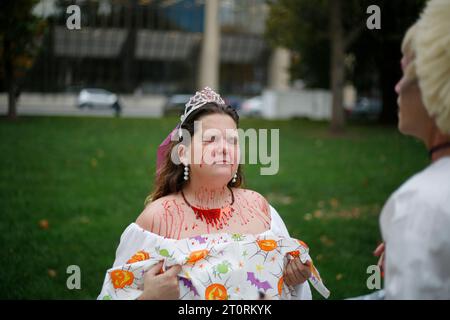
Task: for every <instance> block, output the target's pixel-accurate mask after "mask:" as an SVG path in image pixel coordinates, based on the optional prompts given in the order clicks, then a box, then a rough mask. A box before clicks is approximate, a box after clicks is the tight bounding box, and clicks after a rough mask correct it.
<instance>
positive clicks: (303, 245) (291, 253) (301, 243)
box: [288, 239, 308, 258]
mask: <svg viewBox="0 0 450 320" xmlns="http://www.w3.org/2000/svg"><path fill="white" fill-rule="evenodd" d="M295 240H297V242H298V244H299V245H301V246H302V247H305V248H306V249H308V245H307V244H306V243H304V242H303V241H302V240H298V239H295ZM288 254H289V255H290V256H291V257H293V258H298V257H299V256H300V251H299V250H295V251H290V252H288Z"/></svg>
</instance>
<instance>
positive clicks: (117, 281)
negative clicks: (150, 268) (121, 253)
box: [109, 270, 134, 289]
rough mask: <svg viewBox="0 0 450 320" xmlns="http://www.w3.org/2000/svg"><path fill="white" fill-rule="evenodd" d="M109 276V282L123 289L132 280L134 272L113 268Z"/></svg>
mask: <svg viewBox="0 0 450 320" xmlns="http://www.w3.org/2000/svg"><path fill="white" fill-rule="evenodd" d="M109 276H110V277H111V282H112V284H113V286H114V288H116V289H123V288H124V287H126V286H130V285H131V284H132V283H133V281H134V274H133V272H130V271H125V270H114V271H112V272H111V273H110V274H109Z"/></svg>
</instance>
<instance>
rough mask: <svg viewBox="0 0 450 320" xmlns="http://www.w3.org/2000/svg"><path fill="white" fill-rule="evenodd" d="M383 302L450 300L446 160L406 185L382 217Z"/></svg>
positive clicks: (449, 162) (448, 166) (449, 189)
mask: <svg viewBox="0 0 450 320" xmlns="http://www.w3.org/2000/svg"><path fill="white" fill-rule="evenodd" d="M380 224H381V232H382V235H383V239H384V241H385V243H386V251H385V268H386V269H385V291H386V298H387V299H450V157H444V158H441V159H439V160H438V161H436V162H435V163H433V164H431V165H430V166H428V167H427V168H426V169H425V170H423V171H422V172H420V173H418V174H416V175H414V176H413V177H412V178H410V179H409V180H408V181H406V182H405V183H404V184H403V185H402V186H401V187H400V188H399V189H398V190H397V191H395V192H394V194H392V195H391V197H390V199H389V200H388V202H387V203H386V204H385V206H384V208H383V211H382V213H381V216H380Z"/></svg>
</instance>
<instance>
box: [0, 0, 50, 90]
mask: <svg viewBox="0 0 450 320" xmlns="http://www.w3.org/2000/svg"><path fill="white" fill-rule="evenodd" d="M38 2H39V1H38V0H23V1H22V0H21V1H2V2H1V4H0V43H1V44H2V45H1V46H0V61H1V64H2V68H0V79H2V78H4V77H6V76H8V75H6V74H5V72H4V68H5V65H6V64H7V63H11V65H12V68H13V76H14V77H15V78H20V77H23V76H24V74H25V72H26V71H27V70H28V69H29V68H31V66H32V65H33V61H34V58H35V57H36V55H37V53H38V49H39V47H40V44H41V42H42V38H43V35H44V33H45V31H46V27H47V23H46V21H45V20H44V19H42V18H39V17H37V16H35V15H33V14H32V9H33V7H34V6H35V5H36V4H37V3H38ZM6 50H8V52H6ZM4 80H5V81H10V80H11V79H4Z"/></svg>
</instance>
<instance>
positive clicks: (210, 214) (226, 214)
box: [181, 186, 234, 229]
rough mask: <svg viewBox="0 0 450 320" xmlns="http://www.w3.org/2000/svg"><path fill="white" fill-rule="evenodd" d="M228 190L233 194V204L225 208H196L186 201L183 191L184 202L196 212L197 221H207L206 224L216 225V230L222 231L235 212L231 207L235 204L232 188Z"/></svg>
mask: <svg viewBox="0 0 450 320" xmlns="http://www.w3.org/2000/svg"><path fill="white" fill-rule="evenodd" d="M227 187H228V186H227ZM228 189H229V190H230V192H231V203H230V204H229V205H228V206H226V207H224V208H213V209H202V208H198V207H194V206H193V205H191V204H190V203H189V202H188V201H187V200H186V197H185V195H184V193H183V190H181V195H182V196H183V199H184V202H186V204H187V205H188V206H189V207H190V208H191V209H192V210H193V211H194V213H195V216H196V218H197V219H199V220H201V221H205V222H206V224H210V225H214V227H216V229H222V228H223V225H224V224H225V225H227V221H228V220H230V218H231V217H232V215H233V212H234V209H233V208H232V207H231V206H232V205H233V203H234V194H233V190H231V188H230V187H228Z"/></svg>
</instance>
